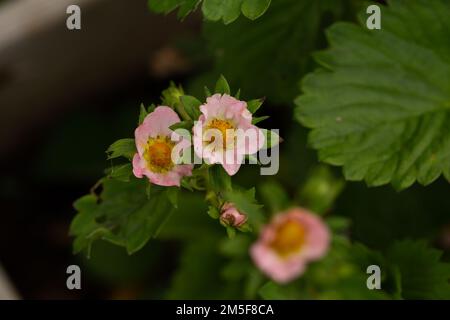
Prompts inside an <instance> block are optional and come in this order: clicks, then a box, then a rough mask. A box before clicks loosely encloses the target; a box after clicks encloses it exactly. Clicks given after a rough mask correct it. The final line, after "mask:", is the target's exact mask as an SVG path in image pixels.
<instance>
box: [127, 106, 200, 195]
mask: <svg viewBox="0 0 450 320" xmlns="http://www.w3.org/2000/svg"><path fill="white" fill-rule="evenodd" d="M177 122H180V118H179V117H178V115H177V114H176V113H175V111H173V110H172V109H171V108H169V107H166V106H159V107H157V108H156V109H155V110H154V111H153V112H151V113H150V114H148V115H147V117H145V119H144V122H143V123H142V124H141V125H140V126H139V127H137V129H136V130H135V132H134V135H135V141H136V148H137V151H138V152H137V153H136V154H135V155H134V158H133V173H134V175H135V176H136V177H137V178H142V177H143V176H146V177H147V178H148V179H149V180H150V182H151V183H154V184H157V185H160V186H180V181H181V179H182V178H183V176H190V175H192V168H193V165H190V164H176V163H175V162H174V161H173V160H174V159H173V157H172V153H176V152H173V149H174V147H175V145H177V147H179V148H178V149H179V150H180V151H181V152H182V151H183V150H184V149H186V148H189V146H190V142H189V141H187V140H185V139H183V138H181V137H180V136H179V135H177V134H176V133H174V132H173V131H172V130H170V128H169V127H170V126H171V125H173V124H175V123H177ZM177 141H179V142H178V144H180V145H178V144H177V143H176V142H177Z"/></svg>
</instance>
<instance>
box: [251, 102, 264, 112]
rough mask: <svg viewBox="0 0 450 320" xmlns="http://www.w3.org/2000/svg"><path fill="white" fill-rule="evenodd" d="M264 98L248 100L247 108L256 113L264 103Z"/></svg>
mask: <svg viewBox="0 0 450 320" xmlns="http://www.w3.org/2000/svg"><path fill="white" fill-rule="evenodd" d="M263 102H264V99H254V100H250V101H248V102H247V109H248V111H250V112H251V113H255V112H256V111H258V109H259V108H260V107H261V105H262V104H263Z"/></svg>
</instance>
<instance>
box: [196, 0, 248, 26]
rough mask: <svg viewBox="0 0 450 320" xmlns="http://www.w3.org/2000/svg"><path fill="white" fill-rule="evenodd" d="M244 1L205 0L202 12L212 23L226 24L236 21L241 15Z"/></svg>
mask: <svg viewBox="0 0 450 320" xmlns="http://www.w3.org/2000/svg"><path fill="white" fill-rule="evenodd" d="M241 4H242V0H227V1H223V0H203V6H202V12H203V15H204V16H205V18H206V19H208V20H211V21H219V20H220V19H222V20H223V22H224V23H225V24H228V23H231V22H233V21H234V20H236V19H237V18H238V17H239V15H240V13H241Z"/></svg>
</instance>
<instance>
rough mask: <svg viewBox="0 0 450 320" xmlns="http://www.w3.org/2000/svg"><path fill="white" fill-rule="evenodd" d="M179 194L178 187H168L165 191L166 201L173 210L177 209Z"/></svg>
mask: <svg viewBox="0 0 450 320" xmlns="http://www.w3.org/2000/svg"><path fill="white" fill-rule="evenodd" d="M179 192H180V188H178V187H168V188H167V189H166V194H167V199H169V201H170V203H171V204H172V205H173V207H174V208H176V209H177V208H178V193H179Z"/></svg>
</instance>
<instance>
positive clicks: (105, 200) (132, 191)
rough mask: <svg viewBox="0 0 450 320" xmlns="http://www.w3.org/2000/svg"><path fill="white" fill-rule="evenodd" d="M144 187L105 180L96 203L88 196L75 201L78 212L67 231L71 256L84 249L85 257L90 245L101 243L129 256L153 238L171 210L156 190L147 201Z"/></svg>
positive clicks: (135, 181)
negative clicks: (110, 244)
mask: <svg viewBox="0 0 450 320" xmlns="http://www.w3.org/2000/svg"><path fill="white" fill-rule="evenodd" d="M147 185H148V181H146V180H145V179H136V178H131V179H130V181H129V182H122V181H118V180H116V179H108V178H105V179H103V180H102V186H103V189H102V193H101V194H100V199H99V200H97V199H96V197H95V196H92V195H89V196H85V197H82V198H81V199H80V200H78V201H76V202H75V204H74V206H75V208H76V209H77V210H78V211H79V212H78V214H77V215H76V216H75V218H74V220H73V221H72V225H71V228H70V234H71V235H73V236H74V237H75V240H74V244H73V247H74V252H75V253H78V252H80V251H81V250H84V249H87V252H88V255H89V252H90V247H91V245H92V243H93V242H94V241H95V240H98V239H104V240H107V241H110V242H112V243H114V244H116V245H120V246H123V247H125V248H126V249H127V252H128V253H129V254H132V253H134V252H136V251H138V250H139V249H141V248H142V247H143V246H144V245H145V244H146V243H147V241H148V240H149V239H151V238H153V237H156V236H157V234H158V232H159V230H160V228H161V226H162V225H163V224H164V222H165V221H166V220H167V219H168V217H169V216H170V214H171V212H172V208H171V203H170V201H168V198H167V197H166V196H165V192H162V191H161V188H159V187H156V186H154V187H153V188H152V189H151V190H150V197H148V196H147V194H146V187H147Z"/></svg>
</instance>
